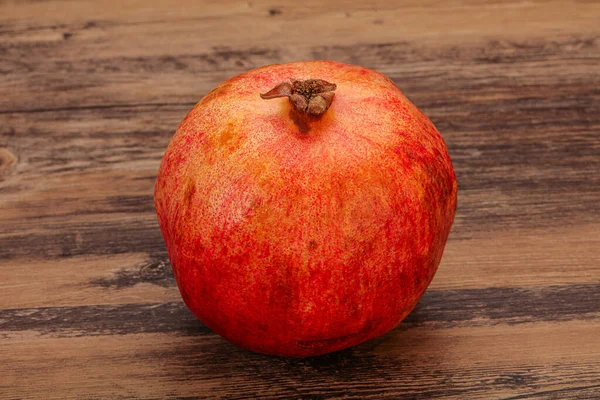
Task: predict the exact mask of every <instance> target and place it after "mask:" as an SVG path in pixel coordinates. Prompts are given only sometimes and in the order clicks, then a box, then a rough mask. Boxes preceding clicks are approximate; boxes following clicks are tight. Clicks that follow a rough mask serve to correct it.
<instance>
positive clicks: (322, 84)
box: [260, 79, 336, 118]
mask: <svg viewBox="0 0 600 400" xmlns="http://www.w3.org/2000/svg"><path fill="white" fill-rule="evenodd" d="M335 89H336V85H335V83H329V82H327V81H324V80H322V79H307V80H305V81H299V80H295V79H290V81H289V82H282V83H280V84H279V85H277V86H275V87H274V88H273V89H271V90H269V91H268V92H267V93H263V94H261V95H260V97H261V98H263V99H265V100H268V99H274V98H277V97H287V98H289V100H290V103H291V105H292V108H293V109H294V111H296V113H298V114H299V115H302V116H307V117H313V118H318V117H320V116H321V115H323V114H324V113H325V111H327V109H328V108H329V106H330V105H331V102H332V101H333V96H334V94H335V93H333V91H334V90H335Z"/></svg>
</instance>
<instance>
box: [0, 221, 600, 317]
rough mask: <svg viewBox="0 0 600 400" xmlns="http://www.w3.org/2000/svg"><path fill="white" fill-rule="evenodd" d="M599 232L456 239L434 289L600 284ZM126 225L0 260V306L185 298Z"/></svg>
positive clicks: (158, 256)
mask: <svg viewBox="0 0 600 400" xmlns="http://www.w3.org/2000/svg"><path fill="white" fill-rule="evenodd" d="M119 218H120V217H119ZM62 229H64V227H63V228H62ZM113 229H114V230H121V229H123V228H122V227H120V225H116V226H115V227H114V228H111V229H109V232H112V231H113ZM150 229H152V230H153V231H156V232H158V231H157V229H156V228H148V230H150ZM596 232H598V226H597V225H590V226H576V227H572V228H569V229H564V228H556V229H553V230H548V229H547V228H545V229H540V230H530V231H510V232H505V233H503V234H497V233H495V232H491V233H480V234H477V235H476V236H475V237H473V238H472V239H469V240H450V241H449V243H448V244H447V246H446V251H445V254H444V258H443V259H442V263H441V265H440V267H439V269H438V272H437V274H436V276H435V278H434V280H433V282H432V283H431V286H430V289H429V290H459V289H476V288H489V287H500V288H502V287H514V288H518V287H535V286H549V285H577V284H598V283H600V254H598V252H597V251H596V249H598V248H600V237H598V235H597V234H596ZM126 233H128V234H129V236H127V237H126V236H125V235H123V236H122V237H121V238H120V240H121V243H120V244H119V246H126V247H118V246H117V245H115V244H114V243H113V242H108V243H106V244H103V243H104V242H103V241H102V240H100V237H99V236H97V235H94V236H92V238H88V239H85V240H84V239H79V246H80V248H79V250H78V252H80V253H81V255H71V256H64V255H63V256H57V257H58V258H57V257H54V259H48V260H40V259H36V257H25V256H23V257H19V258H15V259H12V260H7V261H0V309H2V308H5V309H7V308H11V309H12V308H15V309H18V308H32V307H49V306H77V305H94V304H131V303H153V302H161V301H165V302H171V301H181V300H180V296H179V292H178V290H177V288H176V285H175V281H174V279H173V276H172V272H171V269H170V264H169V260H168V257H167V255H166V252H165V251H164V244H163V243H162V238H161V237H160V236H159V235H158V234H157V235H156V237H155V238H154V239H153V240H152V242H151V246H148V245H147V247H146V250H147V251H148V253H142V252H136V251H138V250H139V249H140V248H141V246H140V243H139V242H138V241H137V240H135V239H134V238H135V237H136V235H139V236H140V237H141V239H140V240H142V239H143V240H150V239H149V235H148V233H144V232H143V231H142V230H139V231H133V232H132V231H131V230H130V231H126ZM85 234H86V233H83V235H85ZM105 235H109V234H105ZM109 236H110V235H109ZM114 236H115V235H114V234H113V235H112V237H114ZM75 237H76V236H75ZM75 242H77V241H76V240H75ZM3 243H6V241H5V242H3ZM70 244H71V243H70V242H67V243H63V244H60V243H56V242H54V243H51V244H46V246H50V245H52V246H57V247H56V248H54V249H51V251H50V252H49V253H50V254H52V253H56V254H60V253H61V252H71V253H73V252H74V250H73V249H72V248H70V247H68V246H69V245H70ZM18 245H19V246H23V242H19V244H18ZM103 245H104V246H106V250H104V251H106V252H110V251H111V250H118V249H120V248H125V250H124V251H123V252H122V253H121V254H107V255H96V256H92V255H90V253H93V250H92V248H97V247H99V246H103ZM38 246H39V244H38ZM60 246H63V248H61V247H60ZM565 247H566V248H568V249H569V250H568V251H565V250H564V249H565ZM65 249H66V250H65ZM67 250H68V251H67ZM16 271H18V273H17V272H16ZM74 271H75V272H74Z"/></svg>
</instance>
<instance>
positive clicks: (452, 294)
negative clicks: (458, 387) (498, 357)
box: [0, 283, 600, 345]
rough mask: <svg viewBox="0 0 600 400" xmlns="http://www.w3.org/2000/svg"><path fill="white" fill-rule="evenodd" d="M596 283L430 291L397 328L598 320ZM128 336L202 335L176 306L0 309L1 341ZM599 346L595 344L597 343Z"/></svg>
mask: <svg viewBox="0 0 600 400" xmlns="http://www.w3.org/2000/svg"><path fill="white" fill-rule="evenodd" d="M598 304H600V283H598V284H590V285H568V286H547V287H533V288H486V289H479V288H478V289H462V290H429V291H427V292H426V293H425V295H424V296H423V298H422V299H421V301H420V302H419V304H418V305H417V307H416V309H415V310H414V311H413V312H412V313H411V314H410V315H409V316H408V317H407V318H406V320H405V321H404V322H403V323H402V325H401V327H403V328H402V329H408V328H414V327H421V326H425V327H428V328H430V329H448V328H452V327H456V326H460V327H469V326H471V327H479V326H494V325H499V324H509V325H518V324H526V323H530V322H541V321H554V322H559V321H560V322H563V321H573V320H593V319H600V309H599V308H598ZM133 333H174V334H178V335H193V336H197V335H206V334H212V333H211V331H210V330H209V329H208V328H206V327H205V326H204V325H203V324H202V323H200V322H199V321H198V320H196V318H194V316H193V315H192V313H191V312H190V311H189V310H188V309H187V308H186V306H185V305H184V304H183V303H182V302H181V301H175V302H160V303H157V302H153V303H143V304H139V303H138V304H116V305H81V306H65V307H38V308H18V309H8V310H6V309H5V310H1V309H0V335H2V336H5V337H9V338H11V337H14V338H19V337H21V336H22V335H23V334H26V335H31V334H35V335H38V336H39V335H43V336H51V337H72V336H76V337H81V336H96V335H126V334H133ZM599 345H600V343H599Z"/></svg>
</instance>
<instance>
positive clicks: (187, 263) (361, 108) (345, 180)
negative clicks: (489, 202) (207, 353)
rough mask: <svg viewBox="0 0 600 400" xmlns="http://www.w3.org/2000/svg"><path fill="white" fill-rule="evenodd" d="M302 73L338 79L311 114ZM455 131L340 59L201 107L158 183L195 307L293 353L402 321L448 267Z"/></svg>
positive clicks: (350, 342)
mask: <svg viewBox="0 0 600 400" xmlns="http://www.w3.org/2000/svg"><path fill="white" fill-rule="evenodd" d="M290 78H292V79H299V80H302V79H313V78H314V79H323V80H325V81H328V82H331V83H335V84H336V85H337V89H336V90H335V96H334V98H333V101H332V102H331V106H330V108H329V109H328V110H327V111H326V112H325V113H324V114H323V115H322V116H321V117H320V118H318V119H312V120H310V121H309V122H308V123H306V124H305V123H302V122H299V119H298V118H297V116H296V115H295V114H294V110H293V109H292V107H291V105H290V102H289V101H288V100H287V99H286V98H277V99H271V100H263V99H261V97H260V94H261V93H264V92H267V91H268V90H270V89H272V88H273V87H275V86H276V85H278V84H279V83H281V82H284V81H289V80H290ZM456 194H457V183H456V177H455V174H454V170H453V168H452V163H451V161H450V157H449V155H448V151H447V148H446V145H445V144H444V141H443V139H442V137H441V135H440V133H439V132H438V131H437V129H436V128H435V127H434V125H433V124H432V123H431V121H429V119H428V118H427V117H426V116H425V115H424V114H423V113H422V112H421V111H419V110H418V109H417V108H416V107H415V106H414V105H413V104H412V103H411V102H410V101H409V100H408V99H407V98H406V97H405V96H404V95H403V94H402V92H401V91H400V90H399V89H398V88H397V87H396V86H395V85H394V83H393V82H392V81H391V80H390V79H389V78H387V77H386V76H384V75H383V74H381V73H378V72H375V71H373V70H370V69H367V68H363V67H359V66H355V65H348V64H342V63H337V62H332V61H310V62H298V63H289V64H279V65H270V66H266V67H262V68H258V69H254V70H251V71H248V72H246V73H243V74H241V75H238V76H236V77H234V78H231V79H229V80H227V81H225V82H223V83H222V84H220V85H219V86H218V87H217V88H215V89H214V90H213V91H211V92H210V93H208V94H207V95H206V96H205V97H204V98H203V99H202V100H200V102H199V103H198V104H197V105H196V106H195V107H194V108H193V109H192V110H191V111H190V112H189V113H188V114H187V116H186V117H185V119H184V120H183V121H182V122H181V124H180V126H179V128H178V129H177V132H176V133H175V135H174V137H173V139H172V140H171V143H170V144H169V146H168V148H167V150H166V153H165V155H164V158H163V160H162V163H161V165H160V169H159V172H158V178H157V181H156V187H155V206H156V211H157V214H158V220H159V224H160V228H161V231H162V234H163V237H164V240H165V243H166V247H167V250H168V253H169V258H170V260H171V265H172V267H173V272H174V274H175V278H176V280H177V284H178V286H179V290H180V292H181V295H182V297H183V300H184V301H185V303H186V305H187V306H188V307H189V308H190V310H192V312H193V313H194V314H195V315H196V316H197V317H198V318H199V319H200V320H201V321H202V322H203V323H204V324H206V325H207V326H208V327H209V328H211V329H212V330H214V331H215V332H216V333H218V334H219V335H221V336H222V337H224V338H225V339H227V340H229V341H231V342H232V343H234V344H236V345H238V346H240V347H243V348H246V349H249V350H252V351H256V352H260V353H266V354H273V355H281V356H288V357H306V356H314V355H320V354H324V353H328V352H332V351H336V350H341V349H344V348H348V347H350V346H354V345H356V344H359V343H361V342H364V341H366V340H368V339H371V338H374V337H376V336H379V335H382V334H384V333H386V332H388V331H389V330H391V329H393V328H394V327H395V326H397V325H398V324H399V323H400V321H402V319H404V318H405V317H406V316H407V315H408V314H409V313H410V311H411V310H412V309H413V308H414V306H415V305H416V303H417V302H418V300H419V299H420V298H421V296H422V295H423V293H424V291H425V290H426V288H427V286H428V285H429V283H430V282H431V280H432V278H433V276H434V274H435V272H436V270H437V267H438V265H439V262H440V259H441V257H442V253H443V250H444V246H445V243H446V240H447V238H448V234H449V232H450V228H451V225H452V222H453V220H454V214H455V210H456Z"/></svg>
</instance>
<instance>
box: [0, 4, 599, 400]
mask: <svg viewBox="0 0 600 400" xmlns="http://www.w3.org/2000/svg"><path fill="white" fill-rule="evenodd" d="M170 3H171V2H165V1H156V0H146V1H129V0H120V1H115V0H106V1H102V2H100V1H97V2H92V1H67V0H62V1H60V0H43V1H33V0H23V1H17V0H13V1H11V0H8V1H2V2H0V93H2V96H0V212H1V213H0V398H1V399H18V398H39V399H50V398H60V399H64V398H77V399H125V398H143V399H165V398H196V397H202V398H204V397H206V398H212V397H223V398H231V399H234V398H235V399H241V398H269V399H282V398H288V397H289V398H357V399H367V398H374V399H377V398H393V399H398V398H438V397H443V398H460V399H464V398H481V399H492V398H511V399H521V398H535V399H548V398H561V399H562V398H577V399H592V398H600V67H599V65H600V3H598V2H593V1H576V2H557V1H527V2H524V1H506V2H504V1H503V2H496V1H490V2H484V1H478V0H465V1H452V0H450V1H445V2H437V1H431V0H409V1H405V2H403V6H402V7H399V6H397V5H395V4H394V2H391V1H377V0H375V1H370V2H366V3H363V2H358V1H354V0H336V1H321V0H303V1H298V2H295V3H293V2H289V3H288V4H285V5H276V2H269V1H264V0H239V1H238V0H234V1H214V2H202V1H198V0H186V1H180V2H177V3H178V4H177V5H170ZM314 58H316V59H335V60H339V61H344V62H350V63H356V64H361V65H364V66H367V67H371V68H374V69H377V70H379V71H381V72H384V73H386V74H388V75H389V76H390V77H391V78H392V79H394V81H395V82H396V83H397V84H398V86H399V87H400V88H402V90H403V91H404V92H405V93H406V94H407V95H408V96H409V97H410V98H411V100H412V101H413V102H414V103H416V104H417V105H418V106H419V107H420V108H421V109H422V110H423V111H424V112H425V113H426V114H427V115H429V116H430V118H431V119H432V120H433V121H434V123H435V124H436V125H437V127H438V128H439V130H440V131H441V132H442V134H443V136H444V138H445V140H446V142H447V144H448V147H449V150H450V154H451V156H452V158H453V161H454V166H455V169H456V172H457V176H458V181H459V207H458V212H457V217H456V221H455V225H454V227H453V231H452V233H451V236H450V240H449V242H448V245H447V248H446V251H445V254H444V258H443V261H442V264H441V266H440V269H439V272H438V274H437V275H436V277H435V279H434V281H433V283H432V284H431V286H430V288H429V290H428V291H427V293H426V294H425V296H424V297H423V299H422V301H421V302H420V304H419V305H418V306H417V308H416V310H415V311H414V312H413V313H412V314H411V315H410V316H409V317H408V318H407V319H406V320H405V321H404V322H403V323H402V324H401V325H400V326H399V327H398V328H397V329H395V330H394V331H392V332H390V333H389V334H387V335H384V336H383V337H380V338H378V339H375V340H372V341H370V342H367V343H365V344H363V345H360V346H357V347H355V348H353V349H349V350H345V351H342V352H339V353H335V354H330V355H326V356H322V357H317V358H311V359H300V360H298V359H282V358H276V357H268V356H262V355H258V354H253V353H250V352H247V351H244V350H241V349H238V348H236V347H235V346H233V345H231V344H229V343H227V342H225V341H224V340H222V339H221V338H220V337H219V336H217V335H215V334H214V333H212V332H211V331H210V330H208V329H207V328H206V327H204V326H203V325H202V324H201V323H200V322H199V321H197V320H196V319H195V318H194V317H193V316H192V315H191V313H190V312H189V311H188V310H187V309H186V308H185V306H184V305H183V303H182V301H181V299H180V296H179V293H178V290H177V287H176V286H175V284H174V280H173V277H172V274H171V271H170V267H169V261H168V258H167V255H166V252H165V247H164V244H163V241H162V237H161V234H160V232H159V229H158V224H157V220H156V216H155V213H154V207H153V198H152V194H153V185H154V180H155V177H156V172H157V168H158V165H159V162H160V160H161V157H162V154H163V152H164V150H165V148H166V146H167V143H168V142H169V140H170V138H171V136H172V134H173V133H174V130H175V128H176V127H177V125H178V123H179V121H180V120H181V119H182V118H183V117H184V115H185V114H186V112H187V111H188V110H189V109H190V108H191V107H192V105H193V104H194V103H195V102H196V101H197V100H199V99H200V98H201V97H202V96H203V95H204V94H205V93H207V92H208V91H209V90H210V89H211V88H213V87H214V86H215V85H216V84H218V83H219V82H221V81H222V80H225V79H226V78H228V77H231V76H233V75H236V74H238V73H240V72H242V71H245V70H247V69H250V68H253V67H257V66H261V65H264V64H269V63H279V62H285V61H291V60H302V59H314Z"/></svg>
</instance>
